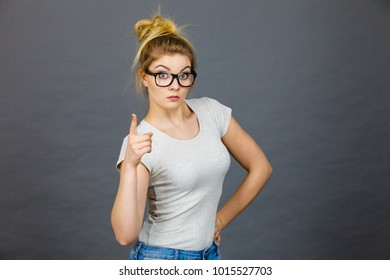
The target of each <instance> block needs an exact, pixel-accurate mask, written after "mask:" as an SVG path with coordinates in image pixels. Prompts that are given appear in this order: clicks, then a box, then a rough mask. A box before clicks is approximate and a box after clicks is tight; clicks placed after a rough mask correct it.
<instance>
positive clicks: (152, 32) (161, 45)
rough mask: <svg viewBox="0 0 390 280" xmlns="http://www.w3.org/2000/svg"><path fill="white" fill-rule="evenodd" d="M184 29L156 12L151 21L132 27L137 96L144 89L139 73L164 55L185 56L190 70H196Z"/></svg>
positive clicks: (145, 20) (194, 59) (191, 48)
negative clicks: (134, 42) (136, 45)
mask: <svg viewBox="0 0 390 280" xmlns="http://www.w3.org/2000/svg"><path fill="white" fill-rule="evenodd" d="M183 29H184V27H177V26H176V24H175V23H174V22H173V21H172V20H171V19H169V18H164V17H162V16H161V15H160V12H159V11H158V12H157V13H156V14H155V15H154V16H153V17H152V19H142V20H140V21H138V22H137V23H136V24H135V26H134V32H135V34H136V35H137V37H138V45H139V48H138V51H137V54H136V56H135V59H134V63H133V67H132V69H133V70H134V69H137V70H138V71H137V73H136V87H137V92H138V93H139V94H141V93H142V91H143V89H144V87H143V84H142V81H141V78H140V73H142V71H145V70H146V69H147V68H148V67H149V66H150V64H151V63H152V62H153V61H154V60H155V59H157V58H159V57H160V56H162V55H164V54H173V53H178V54H182V55H185V56H187V57H188V58H189V60H190V62H191V69H192V70H194V71H195V70H196V57H195V52H194V49H193V47H192V45H191V43H190V42H189V41H188V39H187V38H185V36H184V33H183Z"/></svg>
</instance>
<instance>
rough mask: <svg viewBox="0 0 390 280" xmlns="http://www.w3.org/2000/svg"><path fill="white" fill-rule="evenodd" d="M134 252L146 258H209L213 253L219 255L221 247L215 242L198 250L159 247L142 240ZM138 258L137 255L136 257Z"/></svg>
mask: <svg viewBox="0 0 390 280" xmlns="http://www.w3.org/2000/svg"><path fill="white" fill-rule="evenodd" d="M134 253H135V255H136V256H137V255H138V254H140V255H143V256H144V259H148V257H150V258H159V259H170V260H185V259H197V260H207V259H209V258H210V257H212V255H216V256H218V255H219V249H218V246H217V244H215V242H213V243H212V245H211V246H210V247H209V248H206V249H204V250H198V251H191V250H181V249H174V248H167V247H158V246H151V245H147V244H145V243H144V242H142V241H139V242H138V244H137V245H136V247H135V248H134ZM136 258H137V257H136Z"/></svg>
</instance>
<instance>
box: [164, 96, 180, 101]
mask: <svg viewBox="0 0 390 280" xmlns="http://www.w3.org/2000/svg"><path fill="white" fill-rule="evenodd" d="M167 98H168V99H169V100H171V101H177V100H179V99H180V97H179V96H177V95H172V96H169V97H167Z"/></svg>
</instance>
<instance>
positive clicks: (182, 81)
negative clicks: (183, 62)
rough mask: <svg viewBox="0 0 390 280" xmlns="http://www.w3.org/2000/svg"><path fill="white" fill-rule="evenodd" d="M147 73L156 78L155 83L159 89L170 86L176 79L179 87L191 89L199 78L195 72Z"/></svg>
mask: <svg viewBox="0 0 390 280" xmlns="http://www.w3.org/2000/svg"><path fill="white" fill-rule="evenodd" d="M145 73H146V74H148V75H151V76H154V81H155V83H156V85H157V86H159V87H168V86H170V85H171V84H172V83H173V80H174V79H176V80H177V82H178V83H179V85H180V86H182V87H191V86H192V85H193V84H194V82H195V78H196V76H197V74H196V72H195V71H191V72H183V73H179V74H171V73H166V72H158V73H153V72H151V71H149V70H148V69H146V71H145Z"/></svg>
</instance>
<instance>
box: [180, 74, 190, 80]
mask: <svg viewBox="0 0 390 280" xmlns="http://www.w3.org/2000/svg"><path fill="white" fill-rule="evenodd" d="M188 76H189V75H188V73H181V74H179V78H180V80H186V79H188Z"/></svg>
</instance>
